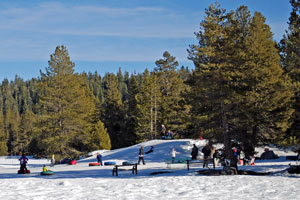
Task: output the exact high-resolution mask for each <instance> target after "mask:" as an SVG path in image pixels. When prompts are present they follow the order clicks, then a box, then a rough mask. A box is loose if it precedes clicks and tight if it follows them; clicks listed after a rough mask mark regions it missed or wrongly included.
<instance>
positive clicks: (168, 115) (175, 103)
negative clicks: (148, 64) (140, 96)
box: [155, 51, 187, 130]
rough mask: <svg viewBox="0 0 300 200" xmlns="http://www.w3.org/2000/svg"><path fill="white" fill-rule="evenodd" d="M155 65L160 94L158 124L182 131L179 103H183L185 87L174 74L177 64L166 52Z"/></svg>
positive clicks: (176, 74)
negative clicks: (159, 117)
mask: <svg viewBox="0 0 300 200" xmlns="http://www.w3.org/2000/svg"><path fill="white" fill-rule="evenodd" d="M155 64H156V65H157V67H156V68H155V72H156V73H157V77H158V79H157V82H158V84H159V87H160V91H161V94H162V98H161V102H160V105H159V112H160V115H161V121H160V123H161V124H164V125H166V126H167V128H168V129H172V130H178V129H180V128H181V129H183V127H181V126H182V122H181V121H180V119H181V118H180V117H179V116H182V112H184V108H183V107H182V106H181V105H180V102H181V101H184V97H183V93H184V92H185V91H186V89H187V87H186V85H185V84H184V82H183V80H182V79H180V77H179V75H178V73H177V72H176V70H177V67H178V62H177V61H176V58H175V57H173V56H171V55H170V53H169V52H167V51H166V52H164V53H163V59H159V60H157V61H156V62H155Z"/></svg>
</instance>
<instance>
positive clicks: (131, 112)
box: [125, 76, 139, 145]
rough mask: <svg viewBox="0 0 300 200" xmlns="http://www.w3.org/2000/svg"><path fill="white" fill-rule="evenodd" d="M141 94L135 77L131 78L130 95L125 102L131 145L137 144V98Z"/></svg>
mask: <svg viewBox="0 0 300 200" xmlns="http://www.w3.org/2000/svg"><path fill="white" fill-rule="evenodd" d="M138 92H139V85H138V82H137V81H136V78H135V76H131V78H130V82H129V84H128V95H127V100H126V101H125V110H126V127H127V128H126V132H127V135H128V136H129V138H128V140H130V141H129V144H130V145H133V144H135V143H136V131H137V125H138V122H137V114H138V109H137V99H136V96H137V94H138Z"/></svg>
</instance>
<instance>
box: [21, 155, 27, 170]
mask: <svg viewBox="0 0 300 200" xmlns="http://www.w3.org/2000/svg"><path fill="white" fill-rule="evenodd" d="M19 161H20V171H21V173H25V172H27V171H28V170H27V167H26V164H27V161H28V158H27V157H26V155H25V154H24V153H23V154H22V157H21V158H19ZM25 170H26V171H25Z"/></svg>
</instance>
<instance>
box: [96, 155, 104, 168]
mask: <svg viewBox="0 0 300 200" xmlns="http://www.w3.org/2000/svg"><path fill="white" fill-rule="evenodd" d="M96 158H97V160H98V163H99V164H100V165H101V166H103V164H102V155H101V154H100V153H97V157H96Z"/></svg>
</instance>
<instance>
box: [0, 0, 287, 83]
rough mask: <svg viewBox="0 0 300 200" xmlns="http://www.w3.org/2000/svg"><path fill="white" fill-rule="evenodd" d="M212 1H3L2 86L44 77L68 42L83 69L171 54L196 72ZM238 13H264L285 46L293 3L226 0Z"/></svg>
mask: <svg viewBox="0 0 300 200" xmlns="http://www.w3.org/2000/svg"><path fill="white" fill-rule="evenodd" d="M214 2H215V1H211V0H185V1H184V0H126V1H125V0H118V1H117V0H85V1H82V0H60V1H58V0H26V1H24V0H14V1H11V0H1V1H0V81H2V80H3V79H4V78H8V79H9V80H13V79H14V77H15V75H18V76H19V77H21V78H23V79H24V80H27V79H30V78H33V77H38V76H39V75H40V70H42V71H45V70H44V69H45V67H47V66H48V64H47V62H48V60H49V58H50V54H52V53H53V52H54V50H55V47H56V46H57V45H65V46H66V47H67V49H68V50H69V54H70V57H71V60H72V61H73V62H75V70H76V71H77V72H83V71H85V72H89V71H91V72H95V71H97V72H98V73H100V74H102V75H103V74H105V73H106V72H116V71H117V70H118V68H119V67H121V68H122V69H123V71H128V72H130V73H133V72H143V71H144V69H145V68H148V69H150V70H152V69H153V67H155V64H154V63H155V61H156V60H158V59H160V58H162V54H163V52H164V51H169V52H170V53H171V55H173V56H175V57H176V58H177V60H178V61H179V64H180V65H184V66H190V67H192V63H191V62H190V61H188V59H187V51H186V50H187V49H188V48H189V45H190V44H194V43H196V42H197V41H196V40H195V36H194V32H198V31H199V24H200V22H201V21H202V20H203V17H204V11H205V8H207V7H208V6H209V5H210V4H211V3H214ZM218 2H219V3H220V4H221V7H223V8H225V9H226V10H235V9H237V8H238V7H239V6H240V5H247V6H248V7H249V10H250V11H251V12H252V13H253V12H254V11H259V12H261V13H262V14H263V15H264V16H265V17H266V19H267V24H268V25H270V27H271V30H272V32H273V33H274V39H275V40H276V41H279V40H280V39H281V38H282V35H283V34H284V33H285V30H286V29H287V21H288V18H289V15H290V12H291V6H290V4H289V1H288V0H219V1H218Z"/></svg>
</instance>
